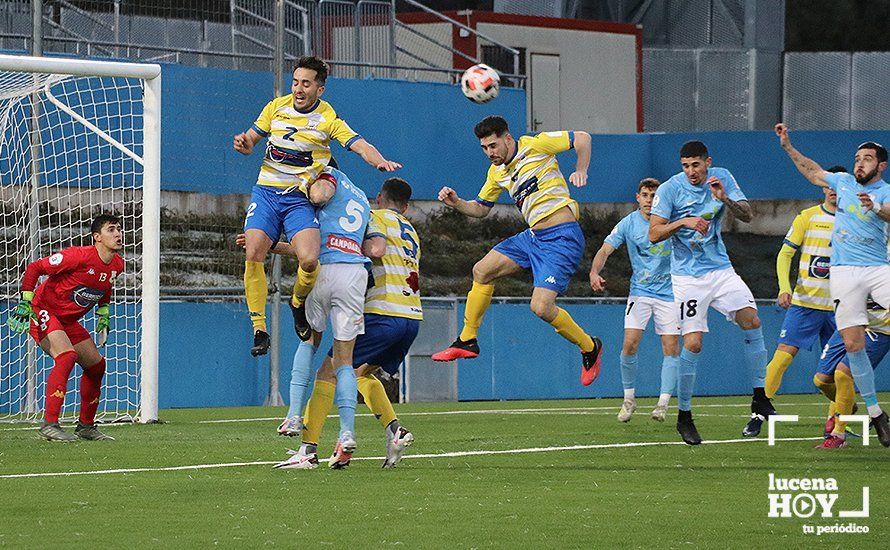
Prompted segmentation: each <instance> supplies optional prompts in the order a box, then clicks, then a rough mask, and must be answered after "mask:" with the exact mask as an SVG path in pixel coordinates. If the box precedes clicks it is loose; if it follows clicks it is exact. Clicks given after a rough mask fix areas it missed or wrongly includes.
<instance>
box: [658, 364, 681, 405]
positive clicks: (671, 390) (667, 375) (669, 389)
mask: <svg viewBox="0 0 890 550" xmlns="http://www.w3.org/2000/svg"><path fill="white" fill-rule="evenodd" d="M679 363H680V357H679V356H671V355H665V356H664V361H662V363H661V393H662V394H667V395H676V394H677V369H678V368H679Z"/></svg>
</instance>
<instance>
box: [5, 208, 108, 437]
mask: <svg viewBox="0 0 890 550" xmlns="http://www.w3.org/2000/svg"><path fill="white" fill-rule="evenodd" d="M90 232H91V233H92V236H93V244H92V245H90V246H72V247H70V248H66V249H64V250H62V251H61V252H56V253H55V254H53V255H52V256H49V257H47V258H41V259H39V260H37V261H35V262H31V263H30V264H28V267H27V268H26V269H25V276H24V277H23V278H22V296H21V301H20V302H19V304H18V306H16V308H15V310H14V311H13V312H12V314H11V315H10V316H9V319H8V320H7V324H8V325H9V327H10V328H11V329H12V330H13V331H15V332H18V333H20V334H21V333H24V332H25V331H29V332H30V334H31V336H32V337H33V338H34V340H36V341H37V343H38V344H39V345H40V347H41V348H42V349H43V351H44V352H46V353H48V354H49V355H51V356H52V358H53V360H54V362H55V363H54V365H53V369H52V371H51V372H50V374H49V377H48V378H47V380H46V404H45V407H44V413H43V414H44V416H43V425H42V426H41V427H40V435H41V436H42V437H44V438H45V439H47V440H50V441H75V440H77V439H78V438H79V439H87V440H91V441H98V440H110V439H113V438H112V437H110V436H108V435H105V434H103V433H102V432H100V431H99V430H98V429H97V428H96V424H95V418H96V409H97V408H98V406H99V395H100V392H101V389H102V376H103V375H104V374H105V358H104V357H102V355H101V354H100V353H99V350H98V348H97V347H96V343H95V342H94V341H93V338H92V337H91V335H90V333H89V332H88V331H87V330H86V329H85V328H84V327H83V325H81V324H80V322H79V320H80V319H81V317H83V316H84V315H85V314H86V313H87V312H88V311H89V310H91V309H93V308H94V307H96V306H98V309H96V316H97V318H98V320H97V322H96V333H97V335H98V338H97V339H98V341H99V343H100V344H104V343H105V338H106V337H107V334H108V327H109V325H110V322H111V316H110V312H109V308H108V303H109V302H110V301H111V291H112V286H113V285H114V280H115V279H116V278H117V277H118V275H120V274H121V273H122V272H123V270H124V260H123V258H121V257H120V256H119V255H118V254H117V251H118V250H120V249H121V248H122V247H123V240H122V237H121V225H120V220H119V219H118V218H116V217H115V216H111V215H108V214H102V215H100V216H98V217H96V218H95V219H94V220H93V222H92V224H91V226H90ZM44 275H45V276H46V280H45V281H43V283H41V284H40V286H38V279H39V278H40V277H41V276H44ZM75 362H76V363H78V364H79V365H80V366H81V368H83V376H81V379H80V398H81V404H80V420H79V421H78V423H77V427H76V428H75V430H74V434H73V435H72V434H70V433H68V432H66V431H64V430H63V429H62V428H61V427H60V426H59V413H60V412H61V410H62V405H63V404H64V402H65V391H66V390H67V389H68V377H69V376H70V375H71V370H72V369H73V368H74V363H75Z"/></svg>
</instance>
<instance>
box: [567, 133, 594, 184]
mask: <svg viewBox="0 0 890 550" xmlns="http://www.w3.org/2000/svg"><path fill="white" fill-rule="evenodd" d="M572 134H573V135H574V136H575V139H574V141H572V147H574V148H575V152H576V153H577V155H578V161H577V162H576V163H575V171H574V172H572V174H571V175H570V176H569V181H570V182H571V184H572V185H574V186H575V187H584V186H585V185H587V169H588V168H589V167H590V153H591V147H590V143H591V139H590V134H588V133H587V132H582V131H579V130H576V131H574V132H572Z"/></svg>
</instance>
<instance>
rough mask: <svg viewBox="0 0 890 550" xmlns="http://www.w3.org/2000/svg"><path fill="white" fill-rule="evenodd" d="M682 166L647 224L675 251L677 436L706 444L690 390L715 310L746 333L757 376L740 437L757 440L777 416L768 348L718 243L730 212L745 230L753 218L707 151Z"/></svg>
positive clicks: (692, 154)
mask: <svg viewBox="0 0 890 550" xmlns="http://www.w3.org/2000/svg"><path fill="white" fill-rule="evenodd" d="M680 164H681V165H682V167H683V172H681V173H679V174H677V175H675V176H673V177H672V178H670V179H669V180H668V181H666V182H665V183H663V184H662V185H661V186H660V187H659V188H658V192H657V193H656V194H655V199H654V201H653V202H652V214H651V216H650V219H649V225H650V227H649V239H650V240H651V241H652V242H662V241H664V240H666V239H668V238H670V239H671V246H672V249H673V252H672V254H671V275H672V283H673V290H674V302H675V303H676V305H677V308H678V310H679V314H680V331H681V333H682V335H683V350H682V351H681V352H680V364H679V377H678V378H679V380H678V383H677V399H678V409H679V413H678V416H677V431H678V432H679V433H680V435H681V437H682V438H683V441H685V442H686V443H687V444H689V445H698V444H699V443H701V436H699V434H698V430H697V429H696V427H695V424H694V423H693V421H692V407H691V404H692V389H693V386H694V384H695V371H696V367H697V365H698V361H699V354H700V353H701V346H702V337H703V335H704V333H705V332H708V308H709V307H712V308H714V309H715V310H717V311H719V312H720V313H722V314H723V315H725V316H726V318H727V319H728V320H730V321H732V322H734V323H735V324H737V325H738V326H739V327H740V328H741V329H742V332H743V333H744V347H743V350H744V356H745V362H746V363H747V365H748V368H749V369H750V371H751V377H752V382H753V383H752V386H753V387H754V392H753V398H752V400H751V419H750V420H749V421H748V424H747V425H746V426H745V429H744V430H743V431H742V435H744V436H746V437H755V436H757V435H758V434H759V433H760V427H761V426H762V424H763V422H764V420H766V417H768V416H770V415H772V414H775V412H776V411H775V409H774V408H773V406H772V403H771V402H770V400H769V399H768V398H767V397H766V394H765V393H764V389H763V388H764V378H765V377H766V362H767V361H766V348H765V347H764V344H763V332H762V331H761V328H760V318H759V317H758V315H757V305H756V304H755V303H754V296H753V295H752V294H751V290H750V289H749V288H748V285H746V284H745V282H744V281H742V279H741V277H739V276H738V274H736V272H735V271H734V270H733V269H732V264H731V263H730V261H729V256H728V255H727V254H726V246H724V244H723V238H722V237H721V235H720V222H721V219H722V217H723V214H724V213H725V212H726V210H729V211H731V212H732V213H733V215H734V216H735V217H736V219H739V220H741V221H743V222H750V221H751V220H752V219H753V218H754V214H753V210H752V209H751V205H750V204H748V200H747V199H746V198H745V195H744V193H742V190H741V189H740V188H739V185H738V183H736V181H735V178H734V177H733V176H732V174H731V173H729V171H728V170H726V169H724V168H717V167H712V166H711V157H710V156H709V154H708V148H707V147H706V146H705V144H704V143H702V142H700V141H690V142H687V143H686V144H684V145H683V147H682V148H681V149H680Z"/></svg>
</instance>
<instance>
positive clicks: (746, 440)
mask: <svg viewBox="0 0 890 550" xmlns="http://www.w3.org/2000/svg"><path fill="white" fill-rule="evenodd" d="M821 439H822V437H781V438H776V441H815V440H821ZM757 442H766V439H765V438H764V439H761V438H744V439H716V440H712V441H702V444H703V445H721V444H728V443H757ZM667 445H686V444H685V443H683V442H682V441H639V442H628V443H600V444H595V445H567V446H564V447H527V448H524V449H502V450H497V451H484V450H480V451H454V452H450V453H427V454H416V455H405V456H404V457H402V458H403V460H407V459H419V458H459V457H465V456H490V455H509V454H528V453H550V452H562V451H586V450H591V449H625V448H632V447H657V446H667ZM384 458H385V457H382V456H361V457H353V458H352V460H356V461H358V460H363V461H364V460H377V461H380V460H383V459H384ZM319 462H328V459H321V460H319ZM278 463H279V461H269V460H258V461H254V462H223V463H218V464H193V465H190V466H165V467H162V468H119V469H114V470H92V471H82V472H40V473H32V474H6V475H0V479H21V478H35V477H69V476H85V475H106V474H134V473H142V472H175V471H181V470H209V469H215V468H237V467H239V466H272V465H275V464H278Z"/></svg>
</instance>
